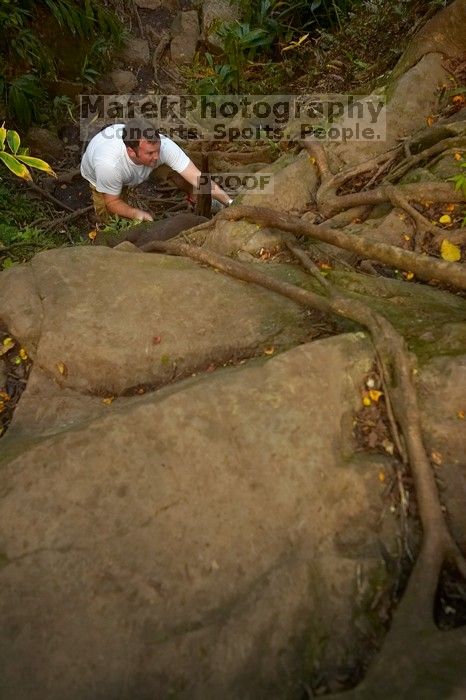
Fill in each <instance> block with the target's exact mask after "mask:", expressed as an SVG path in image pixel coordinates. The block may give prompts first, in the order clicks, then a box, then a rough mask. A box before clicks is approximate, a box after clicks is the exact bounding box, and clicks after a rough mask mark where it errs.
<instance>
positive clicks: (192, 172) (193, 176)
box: [180, 160, 231, 204]
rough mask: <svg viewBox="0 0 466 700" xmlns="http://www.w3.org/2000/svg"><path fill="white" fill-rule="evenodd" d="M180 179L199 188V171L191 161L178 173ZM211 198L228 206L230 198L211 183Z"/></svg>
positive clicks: (214, 183) (215, 184)
mask: <svg viewBox="0 0 466 700" xmlns="http://www.w3.org/2000/svg"><path fill="white" fill-rule="evenodd" d="M180 175H181V177H182V178H184V179H185V180H186V182H189V183H190V184H191V185H192V186H193V187H194V188H195V189H196V188H197V187H198V186H199V177H200V176H201V171H200V170H199V168H196V166H195V165H194V163H193V162H192V160H190V161H189V163H188V165H187V166H186V168H185V169H184V170H183V171H182V172H181V173H180ZM211 192H212V197H213V198H214V199H217V200H218V201H219V202H222V204H230V202H231V198H230V195H228V194H227V193H226V192H224V191H223V190H222V188H221V187H219V186H218V185H217V183H216V182H213V181H212V185H211Z"/></svg>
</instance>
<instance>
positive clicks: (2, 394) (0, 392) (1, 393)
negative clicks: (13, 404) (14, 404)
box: [0, 391, 10, 401]
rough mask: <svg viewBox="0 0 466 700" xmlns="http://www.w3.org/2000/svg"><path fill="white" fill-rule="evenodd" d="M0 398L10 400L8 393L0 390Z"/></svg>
mask: <svg viewBox="0 0 466 700" xmlns="http://www.w3.org/2000/svg"><path fill="white" fill-rule="evenodd" d="M0 399H1V400H2V401H9V400H10V395H9V394H7V393H6V391H0Z"/></svg>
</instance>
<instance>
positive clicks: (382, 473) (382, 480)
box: [379, 472, 385, 483]
mask: <svg viewBox="0 0 466 700" xmlns="http://www.w3.org/2000/svg"><path fill="white" fill-rule="evenodd" d="M379 481H381V482H382V483H383V482H384V481H385V473H384V472H379Z"/></svg>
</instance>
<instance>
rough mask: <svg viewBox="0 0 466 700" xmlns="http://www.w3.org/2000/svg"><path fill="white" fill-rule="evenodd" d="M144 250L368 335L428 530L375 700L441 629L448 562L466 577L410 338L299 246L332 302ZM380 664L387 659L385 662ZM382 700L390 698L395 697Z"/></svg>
mask: <svg viewBox="0 0 466 700" xmlns="http://www.w3.org/2000/svg"><path fill="white" fill-rule="evenodd" d="M143 250H145V251H147V252H161V253H167V254H170V255H182V256H186V257H190V258H192V259H194V260H197V261H198V262H201V263H204V264H208V265H210V266H212V267H214V268H215V269H217V270H221V271H223V272H226V273H227V274H229V275H231V276H232V277H235V278H237V279H240V280H243V281H245V282H252V283H254V284H258V285H260V286H262V287H265V288H267V289H270V290H271V291H274V292H276V293H278V294H281V295H283V296H286V297H288V298H289V299H292V300H293V301H295V302H297V303H298V304H302V305H304V306H311V307H313V308H315V309H317V310H319V311H322V312H325V313H334V314H337V315H338V316H341V317H344V318H348V319H351V320H353V321H356V322H357V323H359V324H361V325H363V326H365V327H366V328H367V329H368V330H369V332H370V335H371V338H372V342H373V343H374V346H375V349H376V353H377V356H378V358H379V360H380V363H381V366H382V368H383V375H384V381H385V385H386V387H387V389H388V392H389V397H390V401H391V406H392V408H393V412H394V415H395V417H396V420H397V422H398V424H399V426H400V429H401V434H402V436H403V440H404V443H405V447H406V452H407V455H408V458H409V464H410V468H411V473H412V476H413V479H414V485H415V490H416V496H417V501H418V508H419V516H420V520H421V525H422V531H423V537H422V545H421V550H420V553H419V556H418V559H417V561H416V564H415V566H414V569H413V572H412V574H411V577H410V579H409V582H408V586H407V589H406V591H405V594H404V596H403V598H402V600H401V602H400V604H399V606H398V609H397V611H396V613H395V616H394V621H393V624H392V628H391V630H390V632H389V634H388V636H387V639H386V642H385V645H384V648H383V651H382V652H381V655H380V656H379V659H378V660H377V661H376V662H375V663H374V664H373V666H372V667H371V668H370V669H369V672H368V674H367V676H366V679H365V681H364V682H363V683H362V684H361V687H359V686H358V688H357V689H355V690H354V691H350V694H351V695H352V696H353V697H354V698H370V697H371V693H372V697H375V695H374V693H373V691H372V690H371V687H373V686H371V684H373V683H374V682H375V683H380V675H381V670H380V669H381V668H382V670H383V668H384V662H385V661H386V657H388V659H389V660H391V661H392V662H393V663H396V660H397V656H398V655H399V653H400V649H404V648H406V645H408V646H409V645H416V644H417V643H418V642H419V638H420V635H421V636H422V634H424V633H426V632H427V631H428V632H432V630H433V629H435V626H434V622H433V605H434V599H435V593H436V589H437V585H438V579H439V575H440V571H441V568H442V565H443V564H444V562H445V560H447V559H449V560H451V561H453V562H454V563H456V565H457V567H458V568H459V570H460V571H461V573H462V575H463V576H464V577H465V578H466V562H465V560H464V558H463V556H462V554H461V552H460V551H459V549H458V547H457V545H456V543H455V542H454V540H453V538H452V536H451V535H450V533H449V531H448V528H447V525H446V523H445V519H444V515H443V512H442V508H441V503H440V499H439V495H438V491H437V486H436V483H435V478H434V474H433V471H432V468H431V465H430V462H429V459H428V457H427V454H426V450H425V448H424V445H423V440H422V432H421V424H420V413H419V408H418V402H417V395H416V390H415V387H414V382H413V373H414V367H413V364H412V362H411V359H410V356H409V353H408V350H407V347H406V345H405V341H404V339H403V338H402V336H400V334H399V333H398V332H397V331H396V330H395V329H394V327H393V326H392V325H391V324H390V323H389V322H388V321H387V319H386V318H385V317H383V316H381V315H380V314H378V313H375V312H374V311H372V310H371V309H369V308H368V307H367V306H366V305H365V304H363V303H362V302H360V301H356V300H354V299H349V298H347V297H346V296H345V295H344V294H342V293H340V292H339V291H337V290H335V289H334V288H333V287H332V285H330V284H329V283H328V282H327V281H326V280H323V278H322V277H321V275H320V274H319V273H317V272H316V268H315V266H314V265H313V263H312V262H311V261H310V260H309V259H308V258H307V256H306V254H305V253H304V251H300V250H298V249H297V248H296V247H294V246H292V250H293V252H295V254H297V255H298V257H299V259H300V260H301V261H302V262H304V263H305V265H306V267H307V269H308V270H310V271H311V272H312V273H313V274H314V275H315V276H317V278H318V279H319V280H320V281H321V283H322V286H323V288H324V290H325V292H326V293H327V294H328V296H327V297H323V296H320V295H318V294H315V293H313V292H310V291H307V290H304V289H302V288H299V287H296V286H294V285H292V284H288V283H286V282H282V281H278V280H276V279H274V278H272V277H270V276H269V275H266V274H264V273H262V272H260V271H258V270H257V269H256V268H252V267H247V266H245V265H243V264H241V263H239V262H237V261H234V260H231V259H229V258H226V257H224V256H221V255H218V254H216V253H213V252H211V251H207V250H204V249H202V248H197V247H195V246H191V245H187V244H185V243H180V242H173V241H170V242H153V243H150V244H148V245H146V246H144V248H143ZM381 657H383V661H382V662H381V661H380V658H381ZM366 690H367V692H368V693H369V694H367V692H366ZM379 697H387V698H390V697H391V696H390V695H387V696H379Z"/></svg>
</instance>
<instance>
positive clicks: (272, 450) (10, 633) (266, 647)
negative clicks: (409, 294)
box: [0, 254, 397, 700]
mask: <svg viewBox="0 0 466 700" xmlns="http://www.w3.org/2000/svg"><path fill="white" fill-rule="evenodd" d="M114 255H116V254H114ZM373 359H374V358H373V355H372V350H371V347H370V344H369V343H368V342H367V340H366V339H365V338H364V336H362V334H358V335H347V336H340V337H338V338H331V339H327V340H324V341H319V342H316V343H313V344H310V345H309V344H308V345H304V346H301V347H299V348H295V349H293V350H291V351H288V352H286V353H284V354H283V355H281V356H279V357H277V358H275V359H272V360H270V361H268V362H266V363H265V364H264V363H260V364H257V365H256V366H251V367H248V368H245V369H236V370H228V371H222V372H218V373H216V374H214V375H210V377H209V378H208V379H206V380H204V381H198V380H191V381H189V382H187V383H185V384H184V385H182V386H179V387H177V390H175V391H173V390H172V389H165V390H162V391H161V392H157V393H155V394H148V395H146V396H144V397H134V398H127V399H123V400H122V401H120V400H119V399H118V400H116V401H115V402H114V403H113V404H112V405H111V406H102V404H100V407H99V414H97V410H94V409H93V411H94V412H92V411H91V412H90V413H88V415H87V416H86V417H84V416H82V418H81V420H79V419H78V418H77V416H75V417H74V418H72V417H70V415H68V419H69V421H71V425H70V426H69V427H70V428H71V429H68V430H67V429H65V428H64V426H63V423H62V424H61V425H60V424H58V425H57V420H58V422H59V421H60V420H62V418H61V417H60V411H59V410H58V409H57V407H56V405H55V408H54V409H53V411H52V410H51V409H50V402H52V404H53V402H54V399H53V396H51V394H50V392H49V393H48V399H49V400H48V401H47V402H45V401H43V400H41V399H40V398H39V400H38V401H37V398H38V394H37V393H36V410H38V411H39V412H40V411H42V412H44V411H45V412H48V416H49V418H48V420H47V421H46V423H47V422H48V425H49V428H48V430H47V431H46V432H45V433H43V434H42V436H41V437H40V438H39V439H37V436H36V438H34V435H33V434H31V433H29V436H28V433H27V432H24V431H23V435H22V436H21V435H19V434H18V432H17V431H16V434H15V431H14V430H13V431H12V432H11V433H10V434H9V436H8V435H7V438H5V442H4V449H3V450H2V508H1V509H0V530H1V532H2V539H1V555H2V556H1V566H0V585H1V588H2V597H1V600H0V614H1V616H2V620H3V623H2V626H1V628H0V666H1V668H0V695H1V696H2V697H5V698H8V700H9V699H10V698H11V699H13V698H14V700H23V699H24V700H25V699H26V698H27V699H28V700H58V699H60V700H61V699H62V698H64V697H66V698H67V699H69V700H75V699H76V700H78V699H81V698H89V697H92V698H93V700H112V699H113V698H115V697H127V698H133V697H134V698H136V697H137V698H138V699H141V698H154V697H167V696H168V695H169V694H170V692H171V693H175V694H176V695H177V697H179V698H190V699H191V698H193V699H199V700H201V699H202V700H206V699H207V700H209V699H212V700H216V699H217V698H220V697H221V698H225V699H226V700H228V699H231V700H236V699H237V698H238V697H241V698H244V700H256V699H257V698H277V700H278V699H281V698H283V697H285V695H289V694H291V695H293V697H294V696H298V695H297V694H299V692H300V685H299V678H300V676H301V674H302V673H305V669H306V668H312V667H313V665H314V664H318V663H319V660H321V659H322V657H325V656H330V658H331V659H332V661H333V664H334V665H335V666H337V667H338V666H339V665H343V664H344V663H345V661H346V660H347V658H348V656H352V657H354V638H355V636H361V634H362V636H363V637H364V636H365V635H369V636H370V635H371V634H373V630H371V628H370V626H369V627H367V624H366V627H365V628H364V629H365V632H364V633H361V631H360V629H361V628H360V624H361V623H360V620H361V619H362V618H363V617H364V615H365V613H366V611H367V609H368V608H369V607H370V606H371V605H372V604H373V602H374V599H375V598H376V597H377V598H378V599H380V593H379V588H378V586H380V585H381V584H382V582H383V585H384V586H389V585H390V577H389V576H388V574H387V572H386V569H385V565H384V560H383V557H382V555H381V550H380V541H382V542H383V544H384V547H385V548H386V551H388V552H392V553H393V554H394V553H395V552H396V547H397V544H396V535H397V526H396V521H395V518H394V516H393V515H391V514H390V512H389V511H388V510H387V509H385V516H384V517H383V518H381V513H382V509H383V503H382V500H381V494H382V491H383V489H384V487H383V485H382V483H381V481H380V480H379V470H380V468H379V465H378V464H377V463H372V462H371V460H368V461H367V462H366V463H365V464H361V463H357V465H355V464H352V462H351V455H352V451H353V445H352V438H351V429H352V413H353V410H354V409H355V408H356V407H357V406H358V405H359V402H360V398H359V397H360V393H359V392H360V386H361V382H362V379H363V377H364V374H365V373H366V372H367V371H368V370H369V369H370V367H371V366H372V362H373ZM48 381H49V382H50V380H48ZM36 386H37V385H36ZM32 389H33V387H31V390H32ZM28 390H29V387H28ZM66 391H68V390H66ZM55 393H56V394H57V389H55ZM39 397H40V394H39ZM323 397H325V400H324V401H323V400H322V399H323ZM59 398H60V397H58V399H59ZM29 400H31V397H29ZM66 400H67V401H68V402H69V401H70V400H71V397H70V396H69V391H68V398H67V399H66ZM89 400H90V399H89V398H88V399H86V401H89ZM61 401H62V403H61V405H62V406H63V398H62V399H61ZM94 405H95V404H94ZM68 406H69V403H68ZM102 409H106V415H102V413H103V411H102ZM53 416H55V419H53ZM309 416H312V429H310V426H309ZM54 420H55V428H54V427H53V425H54ZM335 503H338V504H339V507H338V508H335ZM348 530H351V532H352V538H351V541H349V540H348V537H347V532H348ZM343 541H344V542H345V544H344V546H343V548H342V542H343ZM357 581H359V584H358V586H359V588H358V590H359V594H357V595H356V597H355V593H354V592H355V590H357V588H356V586H357V583H356V582H357ZM45 630H46V634H45V635H44V631H45Z"/></svg>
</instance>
